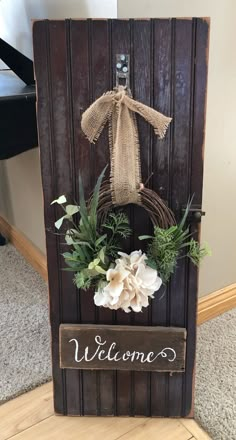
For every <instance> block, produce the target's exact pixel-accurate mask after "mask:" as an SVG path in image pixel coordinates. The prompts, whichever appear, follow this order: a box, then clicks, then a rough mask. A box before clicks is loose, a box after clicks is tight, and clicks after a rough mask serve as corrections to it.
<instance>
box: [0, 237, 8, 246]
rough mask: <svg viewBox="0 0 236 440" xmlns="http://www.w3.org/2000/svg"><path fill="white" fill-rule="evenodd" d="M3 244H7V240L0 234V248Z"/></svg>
mask: <svg viewBox="0 0 236 440" xmlns="http://www.w3.org/2000/svg"><path fill="white" fill-rule="evenodd" d="M5 244H7V240H6V239H5V237H3V235H2V234H0V246H4V245H5Z"/></svg>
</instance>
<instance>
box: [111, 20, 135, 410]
mask: <svg viewBox="0 0 236 440" xmlns="http://www.w3.org/2000/svg"><path fill="white" fill-rule="evenodd" d="M111 37H112V42H111V44H112V60H111V62H112V66H115V65H116V54H122V53H124V54H129V53H130V46H131V45H130V21H129V20H112V29H111ZM115 84H116V76H115V69H113V86H115ZM128 213H130V210H129V209H128ZM115 322H116V323H117V324H130V323H131V316H130V314H127V313H125V312H123V311H120V310H118V311H117V313H116V321H115ZM132 379H133V374H132V373H131V372H130V371H117V377H116V413H117V415H119V416H121V415H132V406H133V399H132V397H133V396H132V382H133V380H132Z"/></svg>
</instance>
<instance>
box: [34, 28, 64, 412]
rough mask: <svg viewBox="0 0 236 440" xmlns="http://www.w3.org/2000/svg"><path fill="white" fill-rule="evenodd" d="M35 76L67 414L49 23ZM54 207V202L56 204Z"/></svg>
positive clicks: (38, 35)
mask: <svg viewBox="0 0 236 440" xmlns="http://www.w3.org/2000/svg"><path fill="white" fill-rule="evenodd" d="M33 37H34V60H35V75H36V78H37V121H38V133H39V146H40V152H41V154H40V161H41V170H42V183H43V187H44V221H45V231H46V246H47V262H48V284H49V292H50V297H49V299H50V323H51V333H52V340H53V344H52V373H53V389H54V408H55V412H56V413H59V414H65V411H66V409H65V403H64V402H65V396H64V392H65V386H64V380H65V372H63V371H62V370H61V369H60V368H59V363H58V361H59V331H58V330H59V324H60V322H61V294H60V286H59V249H58V237H57V236H56V235H54V234H53V231H54V222H55V221H56V208H55V207H54V208H53V209H52V207H51V206H50V203H51V201H52V200H53V199H54V198H56V197H57V187H56V174H55V164H54V130H53V120H52V115H53V102H52V99H51V82H52V74H51V69H50V55H51V54H50V47H49V28H48V22H47V21H44V22H36V23H34V27H33ZM54 206H55V205H54Z"/></svg>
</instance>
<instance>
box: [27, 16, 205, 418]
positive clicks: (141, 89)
mask: <svg viewBox="0 0 236 440" xmlns="http://www.w3.org/2000/svg"><path fill="white" fill-rule="evenodd" d="M33 33H34V55H35V75H36V82H37V114H38V128H39V143H40V152H41V167H42V180H43V191H44V213H45V228H46V241H47V258H48V272H49V293H50V320H51V328H52V360H53V382H54V402H55V411H56V412H57V413H59V414H70V415H145V416H188V415H189V414H191V411H192V387H193V368H194V359H195V334H196V300H197V270H196V268H195V267H193V265H192V264H190V263H188V262H186V261H185V260H182V261H181V264H179V265H178V269H177V271H176V273H175V275H174V276H173V277H172V280H171V283H169V285H168V286H167V287H166V288H162V289H161V290H160V291H158V292H157V294H156V298H155V300H153V301H152V303H151V305H150V307H149V308H148V309H146V310H145V311H144V312H143V313H140V314H135V313H130V314H128V315H127V314H125V313H124V312H121V311H118V312H112V311H110V310H107V309H102V308H99V309H98V308H96V307H95V306H94V303H93V292H92V291H90V292H86V293H84V292H78V290H76V289H75V286H74V284H73V282H72V276H71V274H70V273H67V272H64V271H62V270H61V269H62V267H63V266H64V262H63V259H62V257H61V256H60V254H61V253H62V252H63V251H64V249H65V247H64V243H63V238H61V237H60V236H59V235H55V234H54V233H53V232H54V222H55V220H56V219H57V218H58V217H59V215H60V214H59V211H58V208H57V207H56V205H53V207H52V206H50V203H51V201H52V200H53V199H55V198H56V197H58V196H59V195H60V194H62V193H67V195H68V197H69V198H70V199H71V200H73V199H77V200H78V171H79V170H80V171H81V173H82V177H83V182H84V186H85V192H86V195H87V196H88V195H89V193H90V191H91V189H92V188H93V185H94V183H95V181H96V178H97V176H98V175H99V173H100V172H101V170H102V168H103V167H104V165H105V164H106V163H109V149H108V142H107V139H108V137H107V136H108V134H107V129H105V130H104V131H103V133H102V136H101V138H100V139H99V141H98V142H97V143H96V144H95V145H90V144H89V142H88V141H87V140H86V138H85V137H84V135H83V134H82V131H81V127H80V120H81V115H82V113H83V111H84V110H85V109H86V108H87V107H88V106H89V105H90V104H91V102H92V101H93V100H94V99H96V98H97V97H99V96H100V95H101V94H102V93H104V92H105V91H107V90H110V89H111V88H112V87H113V86H114V85H115V57H116V54H118V53H128V54H130V62H131V78H130V83H131V90H132V93H133V96H134V98H135V99H137V100H140V101H142V102H143V103H145V104H147V105H150V106H153V107H154V108H156V109H157V110H159V111H161V112H163V113H165V114H168V115H171V116H173V122H172V124H171V126H170V129H169V130H168V132H167V136H166V138H165V139H164V140H161V141H160V140H158V139H157V138H156V136H154V135H153V132H152V129H151V127H149V125H148V124H147V123H146V122H145V121H144V120H142V118H141V117H138V118H137V120H138V128H139V133H140V144H141V157H142V175H143V181H144V183H145V182H146V180H147V179H148V178H149V181H148V183H147V185H148V186H149V187H151V188H153V189H154V190H155V191H157V192H158V193H159V194H160V195H161V196H162V197H163V198H164V199H165V200H167V201H168V203H169V205H170V206H172V208H173V210H174V212H175V215H176V217H177V218H179V217H180V215H181V209H182V207H183V206H184V205H186V203H187V200H188V197H189V196H190V195H192V194H193V193H194V194H195V199H194V203H195V204H197V205H198V207H199V208H201V198H202V170H203V155H202V150H203V145H204V125H205V119H204V117H205V102H206V81H207V54H208V33H209V23H208V21H207V20H205V19H200V18H197V19H186V20H185V19H153V20H146V19H145V20H65V21H47V20H45V21H39V22H35V24H34V32H33ZM107 173H109V170H107ZM152 173H153V174H152ZM126 209H127V213H128V214H129V216H130V220H131V225H132V227H133V228H134V230H135V233H134V235H133V236H132V237H131V239H130V240H129V241H128V242H127V243H126V246H127V251H129V250H133V249H135V248H142V247H141V246H140V243H139V241H138V235H140V233H149V232H150V231H151V225H150V221H149V219H148V218H147V216H146V214H145V213H144V212H143V211H142V210H141V209H139V208H137V207H127V208H126ZM65 228H66V225H65ZM198 229H199V226H198V225H196V224H193V225H192V231H193V232H194V233H195V236H196V237H197V236H198V232H199V231H198ZM143 244H144V243H142V245H143ZM61 323H75V324H76V323H82V324H96V323H99V324H109V325H110V324H114V325H138V326H139V325H140V326H144V325H149V326H157V325H158V326H167V327H168V326H177V327H184V328H186V329H187V335H188V336H187V341H186V372H185V373H183V374H181V375H179V374H173V375H172V376H170V375H169V374H168V373H159V372H158V373H157V372H151V373H150V372H141V371H139V372H130V371H117V372H116V371H109V370H108V371H87V370H86V371H85V370H84V371H82V370H73V369H72V370H71V369H65V370H64V369H60V367H59V325H60V324H61Z"/></svg>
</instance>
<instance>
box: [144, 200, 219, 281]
mask: <svg viewBox="0 0 236 440" xmlns="http://www.w3.org/2000/svg"><path fill="white" fill-rule="evenodd" d="M191 203H192V200H190V201H189V203H188V205H187V208H186V210H185V213H184V215H183V218H182V219H181V221H180V223H179V224H177V225H174V226H171V227H170V228H168V229H162V228H159V227H158V226H155V227H154V235H153V236H149V235H143V236H140V237H139V239H140V240H150V243H149V245H148V249H147V256H148V260H147V264H148V265H149V266H150V267H152V268H153V269H156V270H157V271H158V274H159V276H160V277H161V279H162V281H163V283H164V284H165V283H167V281H169V279H170V277H171V275H172V274H173V272H174V271H175V269H176V267H177V263H178V259H179V258H183V257H185V256H187V257H189V258H190V260H191V261H192V262H193V264H195V265H196V266H198V265H199V264H200V262H201V260H202V259H203V258H204V257H205V256H206V255H209V254H210V250H209V249H208V247H207V246H206V245H205V246H203V247H201V246H200V245H199V243H198V242H197V241H196V240H194V239H193V238H191V233H190V231H189V227H185V223H186V219H187V216H188V213H189V209H190V206H191Z"/></svg>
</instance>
